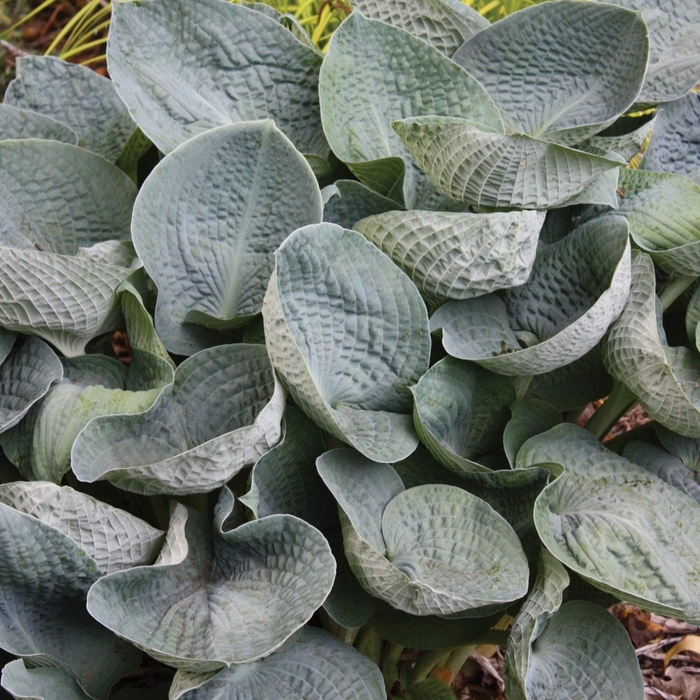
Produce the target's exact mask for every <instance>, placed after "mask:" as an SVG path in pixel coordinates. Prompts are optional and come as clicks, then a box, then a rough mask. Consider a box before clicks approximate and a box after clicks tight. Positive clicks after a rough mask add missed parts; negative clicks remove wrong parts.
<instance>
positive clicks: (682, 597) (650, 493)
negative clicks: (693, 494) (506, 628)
mask: <svg viewBox="0 0 700 700" xmlns="http://www.w3.org/2000/svg"><path fill="white" fill-rule="evenodd" d="M517 462H518V466H519V467H522V466H530V465H537V464H541V463H543V462H555V463H558V464H561V465H562V466H563V467H564V472H563V474H562V475H561V476H559V477H558V478H557V479H556V480H555V481H554V482H553V483H551V484H550V485H549V486H547V488H545V490H544V491H543V492H542V493H541V494H540V496H539V498H538V499H537V502H536V504H535V524H536V526H537V531H538V533H539V535H540V537H541V538H542V542H543V543H544V545H545V546H546V547H547V549H548V550H549V551H550V552H551V553H552V554H554V556H555V557H557V559H559V561H561V562H562V563H564V564H566V566H568V567H569V568H570V569H573V570H574V571H576V572H577V573H579V574H580V575H581V576H583V577H584V578H586V579H587V580H588V581H589V582H590V583H592V584H593V585H594V586H596V587H598V588H601V589H602V590H604V591H607V592H609V593H612V594H613V595H615V596H617V597H619V598H622V599H624V600H627V601H629V602H632V603H636V604H637V605H639V606H640V607H642V608H643V609H644V610H650V611H652V612H658V613H659V614H662V615H666V616H670V617H677V618H681V619H685V620H698V619H700V577H699V576H698V573H700V544H698V542H697V538H696V537H694V534H693V533H694V532H695V530H696V528H697V527H698V526H700V506H699V505H698V504H697V503H696V502H695V501H694V500H693V499H692V498H690V497H688V496H686V495H685V494H684V493H682V492H681V491H680V490H679V489H677V488H675V487H673V486H670V485H669V484H667V483H666V482H665V481H662V480H661V479H659V478H657V477H656V476H654V475H653V474H652V473H651V472H649V471H648V470H646V469H643V468H642V467H640V466H638V465H636V464H633V463H632V462H630V461H629V460H628V459H625V458H624V457H620V456H619V455H617V454H615V453H614V452H611V451H610V450H608V449H607V448H606V447H605V446H603V445H602V444H601V443H600V442H599V441H598V440H597V439H596V438H595V436H594V435H593V434H592V433H591V432H589V431H587V430H585V429H583V428H579V427H577V426H574V425H570V424H562V425H559V426H557V427H555V428H552V429H551V430H549V431H548V432H546V433H543V434H542V435H537V436H536V437H534V438H531V439H530V440H528V441H527V442H526V443H525V444H524V445H523V447H522V448H521V450H520V452H519V453H518V459H517Z"/></svg>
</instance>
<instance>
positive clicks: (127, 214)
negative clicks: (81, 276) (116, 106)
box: [0, 139, 136, 277]
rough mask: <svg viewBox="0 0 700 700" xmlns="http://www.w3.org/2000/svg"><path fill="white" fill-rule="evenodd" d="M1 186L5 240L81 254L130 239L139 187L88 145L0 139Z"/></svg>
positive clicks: (0, 225)
mask: <svg viewBox="0 0 700 700" xmlns="http://www.w3.org/2000/svg"><path fill="white" fill-rule="evenodd" d="M0 190H1V194H0V202H1V203H2V206H1V207H0V243H2V244H3V245H6V246H11V247H13V248H22V249H26V250H33V251H35V252H37V251H50V252H52V253H61V254H63V255H75V254H76V253H77V251H78V248H80V247H82V246H90V245H93V244H95V243H100V242H102V241H106V240H111V239H117V240H127V239H128V238H129V229H130V226H131V209H132V207H133V204H134V198H135V197H136V187H135V186H134V184H133V183H132V182H131V181H130V180H129V178H128V177H127V176H126V175H125V174H124V173H123V172H121V170H119V168H117V167H116V166H114V165H112V164H111V163H108V162H107V161H106V160H104V158H100V157H99V156H96V155H95V154H94V153H89V152H88V151H86V150H85V149H83V148H78V147H77V146H72V145H70V144H66V143H59V142H56V141H42V140H39V139H27V140H20V141H5V142H0ZM3 277H4V275H3Z"/></svg>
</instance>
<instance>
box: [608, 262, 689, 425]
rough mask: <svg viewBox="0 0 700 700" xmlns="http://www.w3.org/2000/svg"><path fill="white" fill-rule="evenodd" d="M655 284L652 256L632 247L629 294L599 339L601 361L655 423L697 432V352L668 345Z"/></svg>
mask: <svg viewBox="0 0 700 700" xmlns="http://www.w3.org/2000/svg"><path fill="white" fill-rule="evenodd" d="M655 285H656V282H655V276H654V264H653V263H652V261H651V258H649V256H648V255H645V254H644V253H636V254H635V255H634V256H633V258H632V288H631V290H630V295H629V299H628V300H627V304H626V305H625V308H624V310H623V312H622V314H621V315H620V318H619V319H618V320H617V321H616V322H615V323H613V325H612V326H611V327H610V331H609V333H608V335H607V337H606V339H605V341H604V343H603V361H604V362H605V366H606V368H607V370H608V372H610V374H611V375H612V376H613V377H614V378H615V379H617V380H618V381H619V382H622V383H623V384H624V385H625V386H626V387H627V388H628V389H629V390H630V391H631V392H632V393H633V394H634V395H635V396H636V397H637V398H638V399H639V401H640V402H641V404H642V406H643V407H644V409H645V410H646V411H647V412H648V413H649V414H650V415H651V416H652V417H653V418H655V419H656V420H657V421H659V423H661V424H662V425H664V426H666V427H667V428H669V429H670V430H673V431H675V432H677V433H680V434H681V435H686V436H688V437H700V392H698V388H700V358H699V357H698V355H697V353H695V352H692V351H690V350H688V349H687V348H683V347H677V348H671V347H669V346H668V344H667V342H666V337H665V334H664V332H663V328H661V325H660V315H661V307H660V303H659V301H658V299H657V297H656V293H655V292H656V287H655Z"/></svg>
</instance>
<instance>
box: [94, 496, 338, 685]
mask: <svg viewBox="0 0 700 700" xmlns="http://www.w3.org/2000/svg"><path fill="white" fill-rule="evenodd" d="M221 499H222V500H221V502H220V504H219V508H217V516H216V519H215V523H214V528H213V531H212V528H211V526H210V525H209V523H207V522H206V521H205V519H204V518H203V517H202V516H201V515H200V514H199V513H197V512H196V511H194V510H191V509H188V508H186V507H185V506H183V505H181V504H176V505H174V507H173V508H172V510H171V523H170V529H169V530H168V536H167V539H166V544H165V546H164V548H163V550H162V552H161V554H160V557H159V558H158V560H157V561H156V563H155V565H153V566H150V567H136V568H133V569H129V570H127V571H121V572H117V573H113V574H110V575H108V576H105V577H103V578H101V579H100V580H99V581H98V582H97V583H95V584H94V585H93V586H92V588H91V589H90V593H89V596H88V609H89V611H90V614H91V615H93V617H95V618H96V619H97V620H98V621H100V622H101V623H102V624H103V625H105V626H106V627H107V628H108V629H111V630H114V631H115V632H116V633H117V634H118V635H119V636H121V637H124V638H126V639H129V640H131V641H133V642H134V643H135V644H137V645H139V646H141V647H143V648H144V649H147V650H148V652H149V654H151V655H152V656H154V657H155V658H157V659H160V660H162V661H164V662H166V663H168V664H170V665H173V666H175V667H177V668H182V669H184V670H188V671H196V672H199V671H213V670H216V669H219V668H223V667H225V666H231V665H233V664H241V663H247V662H250V661H256V660H257V659H260V658H262V657H264V656H266V655H267V654H269V653H270V652H272V651H274V650H275V649H277V648H279V647H280V646H281V645H282V644H284V642H285V641H286V640H287V639H288V638H289V637H290V636H291V635H292V634H294V632H296V631H297V630H298V629H300V628H301V627H302V626H303V625H304V624H305V623H306V622H307V621H308V620H309V618H310V617H311V615H312V614H313V612H314V611H315V610H316V609H317V608H318V607H319V606H320V605H321V603H323V600H324V599H325V597H326V596H327V595H328V592H329V591H330V588H331V585H332V583H333V577H334V575H335V562H334V560H333V556H332V554H331V551H330V547H329V546H328V543H327V542H326V540H325V539H324V538H323V536H322V535H321V533H320V532H319V531H318V530H316V529H315V528H314V527H312V526H311V525H309V524H308V523H305V522H304V521H303V520H299V519H298V518H296V517H294V516H291V515H272V516H269V517H266V518H263V519H261V520H256V521H254V522H250V523H245V524H242V525H240V526H238V527H237V528H235V529H233V530H231V531H228V532H224V531H223V524H224V522H225V521H226V519H227V518H228V516H229V515H230V513H231V510H232V509H233V496H232V494H231V492H230V491H228V489H225V490H224V491H223V492H222V497H221ZM283 553H284V554H283ZM214 610H215V611H216V612H215V614H214V613H213V611H214ZM249 668H250V667H249Z"/></svg>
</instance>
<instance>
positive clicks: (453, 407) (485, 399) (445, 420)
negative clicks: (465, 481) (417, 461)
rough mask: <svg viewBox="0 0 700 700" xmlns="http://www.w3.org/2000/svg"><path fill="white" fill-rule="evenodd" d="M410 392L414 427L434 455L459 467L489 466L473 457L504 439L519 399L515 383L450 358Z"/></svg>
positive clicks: (460, 470)
mask: <svg viewBox="0 0 700 700" xmlns="http://www.w3.org/2000/svg"><path fill="white" fill-rule="evenodd" d="M412 391H413V396H414V398H415V407H414V409H413V419H414V421H415V424H416V432H417V433H418V437H420V439H421V441H422V442H423V444H424V445H425V446H426V447H427V448H428V449H429V450H430V451H431V452H432V454H433V456H434V457H435V458H436V459H438V460H439V461H441V462H442V463H443V464H444V465H445V466H446V467H449V468H450V469H453V470H455V471H459V472H464V471H467V472H469V471H486V470H487V469H486V467H483V466H482V465H481V464H479V463H478V462H477V461H475V460H477V458H478V457H480V456H481V455H483V454H485V453H486V452H488V451H489V450H492V449H493V448H495V447H496V446H497V445H498V443H499V442H500V438H501V435H502V434H503V428H504V427H505V424H506V422H507V421H508V416H509V411H508V406H509V405H510V404H511V403H512V402H513V401H515V389H514V388H513V384H512V382H511V381H510V380H509V379H508V378H506V377H503V376H499V375H497V374H492V373H491V372H488V371H487V370H485V369H482V368H481V367H479V366H478V365H474V364H470V363H467V362H461V361H460V360H455V359H454V358H452V357H446V358H445V359H444V360H440V362H438V363H437V364H435V365H433V366H432V367H431V368H430V370H428V372H427V373H426V374H424V375H423V377H422V378H421V380H420V381H419V382H418V384H417V385H416V386H415V387H413V389H412Z"/></svg>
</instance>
